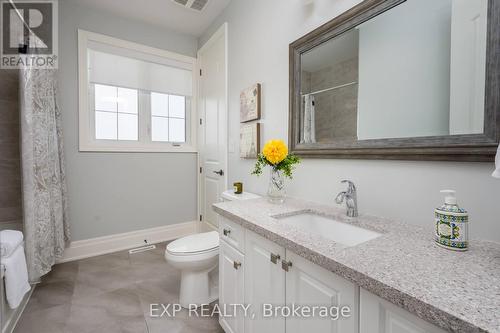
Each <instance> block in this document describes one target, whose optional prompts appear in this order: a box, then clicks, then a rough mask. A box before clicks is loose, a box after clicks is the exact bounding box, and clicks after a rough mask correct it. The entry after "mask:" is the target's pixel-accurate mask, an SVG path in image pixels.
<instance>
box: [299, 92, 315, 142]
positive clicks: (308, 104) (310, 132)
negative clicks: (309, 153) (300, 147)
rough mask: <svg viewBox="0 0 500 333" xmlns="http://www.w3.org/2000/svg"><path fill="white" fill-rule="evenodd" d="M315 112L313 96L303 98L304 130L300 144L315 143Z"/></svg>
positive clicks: (308, 95)
mask: <svg viewBox="0 0 500 333" xmlns="http://www.w3.org/2000/svg"><path fill="white" fill-rule="evenodd" d="M315 113H316V110H315V99H314V96H313V95H310V94H307V95H305V96H304V128H303V132H302V133H303V137H302V140H301V141H302V143H315V142H316V114H315Z"/></svg>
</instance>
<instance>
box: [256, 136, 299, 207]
mask: <svg viewBox="0 0 500 333" xmlns="http://www.w3.org/2000/svg"><path fill="white" fill-rule="evenodd" d="M298 163H300V159H299V158H298V157H297V156H295V155H293V154H288V147H287V146H286V144H285V143H284V142H283V140H269V141H268V142H266V144H265V145H264V149H263V150H262V153H261V154H259V156H258V157H257V162H256V163H255V168H254V170H253V171H252V174H253V175H257V176H259V175H261V174H262V169H263V168H264V167H265V166H266V165H269V166H270V167H271V180H270V182H269V190H268V192H267V194H268V196H269V200H270V201H271V202H273V203H282V202H283V201H284V200H285V181H284V177H287V178H292V172H293V169H294V168H295V165H296V164H298Z"/></svg>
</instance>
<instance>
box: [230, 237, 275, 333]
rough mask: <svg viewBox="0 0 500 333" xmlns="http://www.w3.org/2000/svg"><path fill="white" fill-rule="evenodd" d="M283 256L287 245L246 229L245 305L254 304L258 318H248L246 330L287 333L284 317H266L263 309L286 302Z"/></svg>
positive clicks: (263, 332)
mask: <svg viewBox="0 0 500 333" xmlns="http://www.w3.org/2000/svg"><path fill="white" fill-rule="evenodd" d="M284 257H285V250H284V248H282V247H281V246H278V245H276V244H275V243H273V242H271V241H269V240H267V239H265V238H263V237H261V236H259V235H257V234H255V233H253V232H251V231H248V230H247V231H246V234H245V259H246V263H245V304H250V305H251V312H253V313H254V314H255V317H253V318H251V317H250V318H246V319H245V332H247V333H251V332H255V333H284V332H285V319H284V318H282V317H278V318H275V317H270V318H264V317H263V311H262V307H263V305H264V304H273V305H284V303H285V271H284V270H282V269H281V260H280V259H281V258H284ZM226 333H227V332H226Z"/></svg>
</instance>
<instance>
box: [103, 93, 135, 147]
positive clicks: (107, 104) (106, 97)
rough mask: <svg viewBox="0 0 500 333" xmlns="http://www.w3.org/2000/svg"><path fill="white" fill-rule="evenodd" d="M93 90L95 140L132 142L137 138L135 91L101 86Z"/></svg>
mask: <svg viewBox="0 0 500 333" xmlns="http://www.w3.org/2000/svg"><path fill="white" fill-rule="evenodd" d="M94 89H95V99H94V100H95V138H96V139H97V140H133V141H137V140H138V138H139V115H138V105H137V89H127V88H120V87H114V86H106V85H102V84H96V85H94Z"/></svg>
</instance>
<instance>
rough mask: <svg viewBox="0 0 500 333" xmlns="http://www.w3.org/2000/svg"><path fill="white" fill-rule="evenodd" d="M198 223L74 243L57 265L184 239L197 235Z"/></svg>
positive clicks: (167, 226) (178, 224)
mask: <svg viewBox="0 0 500 333" xmlns="http://www.w3.org/2000/svg"><path fill="white" fill-rule="evenodd" d="M198 223H199V222H197V221H192V222H184V223H177V224H171V225H166V226H163V227H156V228H150V229H144V230H138V231H131V232H125V233H121V234H115V235H109V236H103V237H96V238H90V239H84V240H79V241H74V242H71V244H70V246H69V247H67V248H66V250H65V251H64V256H63V257H62V258H61V259H59V260H58V261H57V263H63V262H68V261H74V260H79V259H84V258H89V257H95V256H99V255H102V254H107V253H112V252H117V251H123V250H128V249H131V248H134V247H139V246H143V245H149V244H155V243H161V242H165V241H169V240H173V239H176V238H179V237H184V236H187V235H191V234H194V233H196V232H197V230H196V229H197V225H198ZM144 240H146V241H147V243H145V242H144Z"/></svg>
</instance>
